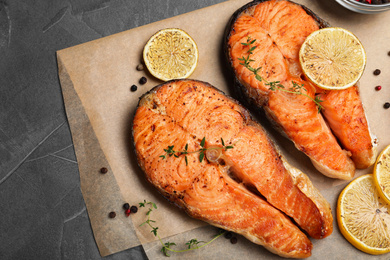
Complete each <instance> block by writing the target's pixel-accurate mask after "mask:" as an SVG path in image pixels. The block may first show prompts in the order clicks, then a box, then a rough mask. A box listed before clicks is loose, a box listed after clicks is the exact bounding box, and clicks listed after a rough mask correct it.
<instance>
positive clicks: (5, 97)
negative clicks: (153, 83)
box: [0, 0, 224, 260]
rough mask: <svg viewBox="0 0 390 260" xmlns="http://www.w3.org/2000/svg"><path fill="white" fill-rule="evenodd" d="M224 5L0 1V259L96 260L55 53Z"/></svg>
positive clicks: (176, 0) (163, 0) (199, 0)
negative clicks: (163, 20)
mask: <svg viewBox="0 0 390 260" xmlns="http://www.w3.org/2000/svg"><path fill="white" fill-rule="evenodd" d="M223 1H224V0H196V1H189V0H144V1H141V0H127V1H124V0H111V1H110V0H65V1H63V0H0V259H3V260H4V259H100V258H101V257H100V255H99V252H98V249H97V246H96V244H95V241H94V237H93V234H92V229H91V226H90V223H89V219H88V213H87V212H86V207H85V203H84V200H83V197H82V194H81V191H80V180H79V172H78V167H77V159H76V157H75V153H74V147H73V144H72V138H71V133H70V130H69V125H68V122H67V118H66V115H65V109H64V104H63V99H62V94H61V87H60V83H59V79H58V75H57V63H56V56H55V52H56V51H57V50H60V49H63V48H66V47H70V46H73V45H76V44H80V43H83V42H87V41H91V40H94V39H97V38H101V37H105V36H108V35H111V34H114V33H117V32H121V31H124V30H128V29H131V28H134V27H137V26H141V25H144V24H148V23H151V22H154V21H158V20H162V19H165V18H168V17H171V16H175V15H178V14H181V13H185V12H189V11H192V10H195V9H199V8H202V7H206V6H209V5H212V4H216V3H219V2H223ZM105 258H106V259H146V258H147V257H146V255H145V253H144V251H143V249H142V247H136V248H132V249H129V250H126V251H124V252H120V253H117V254H114V255H111V256H108V257H105Z"/></svg>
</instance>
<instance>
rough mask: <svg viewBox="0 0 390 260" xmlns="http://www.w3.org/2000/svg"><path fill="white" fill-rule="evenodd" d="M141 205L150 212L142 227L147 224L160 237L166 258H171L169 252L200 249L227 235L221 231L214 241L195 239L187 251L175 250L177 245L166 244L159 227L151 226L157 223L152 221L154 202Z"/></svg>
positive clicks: (188, 243)
mask: <svg viewBox="0 0 390 260" xmlns="http://www.w3.org/2000/svg"><path fill="white" fill-rule="evenodd" d="M139 205H140V207H146V205H149V211H148V212H147V213H146V215H147V216H148V218H147V219H146V220H145V221H144V222H143V223H142V224H141V225H140V226H143V225H144V224H147V225H148V226H149V227H150V228H151V229H152V230H151V231H150V232H151V233H153V234H154V235H155V236H156V237H158V240H159V241H160V243H161V245H162V248H161V252H162V253H163V254H164V255H165V256H170V254H169V252H175V253H182V252H186V251H190V250H194V249H200V248H202V247H204V246H206V245H208V244H210V243H212V242H213V241H214V240H216V239H217V238H219V237H220V236H222V235H223V234H224V233H225V231H223V230H222V232H221V230H220V231H219V234H217V235H216V236H214V237H213V239H211V240H210V241H208V242H204V241H198V240H197V239H195V238H194V239H191V240H190V241H188V242H187V243H186V245H187V248H186V249H183V250H174V249H172V248H171V247H172V246H176V244H175V243H173V242H166V243H164V242H163V241H162V239H161V237H160V235H159V234H158V227H155V226H153V225H152V224H151V223H155V222H156V221H154V220H151V219H150V213H151V212H152V211H153V209H157V205H156V204H155V203H154V202H147V201H146V200H144V202H140V203H139ZM141 205H142V206H141ZM200 243H203V245H201V246H199V244H200Z"/></svg>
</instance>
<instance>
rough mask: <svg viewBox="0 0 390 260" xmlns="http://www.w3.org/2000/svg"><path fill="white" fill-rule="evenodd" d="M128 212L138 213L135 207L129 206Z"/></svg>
mask: <svg viewBox="0 0 390 260" xmlns="http://www.w3.org/2000/svg"><path fill="white" fill-rule="evenodd" d="M130 211H131V213H137V211H138V208H137V206H131V208H130Z"/></svg>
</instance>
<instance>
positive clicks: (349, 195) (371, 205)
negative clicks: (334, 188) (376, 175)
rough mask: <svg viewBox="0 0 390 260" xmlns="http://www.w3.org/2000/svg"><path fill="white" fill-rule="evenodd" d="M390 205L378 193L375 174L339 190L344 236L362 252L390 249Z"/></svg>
mask: <svg viewBox="0 0 390 260" xmlns="http://www.w3.org/2000/svg"><path fill="white" fill-rule="evenodd" d="M389 212H390V205H389V204H387V203H386V201H384V200H383V199H382V198H381V197H380V196H379V194H378V191H377V189H376V187H375V185H374V180H373V177H372V174H366V175H363V176H360V177H359V178H357V179H355V180H354V181H352V182H351V183H350V184H348V186H347V187H346V188H345V189H344V190H343V191H342V192H341V193H340V196H339V199H338V203H337V222H338V225H339V228H340V231H341V233H342V234H343V236H344V237H345V238H346V239H347V240H348V241H349V242H350V243H351V244H352V245H354V246H355V247H356V248H358V249H360V250H361V251H363V252H366V253H368V254H373V255H379V254H384V253H388V252H390V214H389Z"/></svg>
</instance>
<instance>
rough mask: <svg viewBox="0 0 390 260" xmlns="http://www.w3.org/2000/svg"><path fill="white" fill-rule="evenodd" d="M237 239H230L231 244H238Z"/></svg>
mask: <svg viewBox="0 0 390 260" xmlns="http://www.w3.org/2000/svg"><path fill="white" fill-rule="evenodd" d="M237 241H238V240H237V238H236V237H232V238H231V239H230V243H232V244H237Z"/></svg>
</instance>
